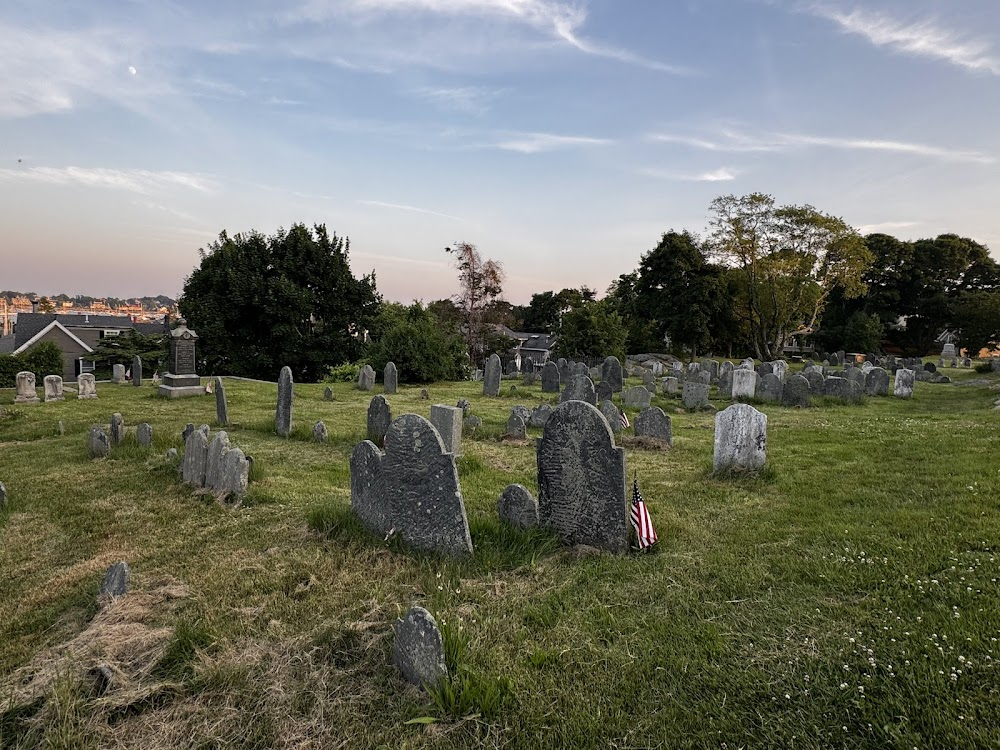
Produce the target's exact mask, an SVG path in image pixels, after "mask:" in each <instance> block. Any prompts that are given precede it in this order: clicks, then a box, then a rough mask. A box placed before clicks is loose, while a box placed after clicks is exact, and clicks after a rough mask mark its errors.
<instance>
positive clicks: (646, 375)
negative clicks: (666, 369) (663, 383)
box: [642, 370, 656, 393]
mask: <svg viewBox="0 0 1000 750" xmlns="http://www.w3.org/2000/svg"><path fill="white" fill-rule="evenodd" d="M642 384H643V385H644V386H645V387H646V388H647V389H648V388H649V386H650V385H652V386H653V388H654V389H655V388H656V376H655V375H653V371H652V370H643V371H642ZM650 392H651V393H655V390H654V391H650Z"/></svg>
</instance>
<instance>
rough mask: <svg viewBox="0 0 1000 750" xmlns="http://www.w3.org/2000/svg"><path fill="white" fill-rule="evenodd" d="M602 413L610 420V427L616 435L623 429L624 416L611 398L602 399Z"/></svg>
mask: <svg viewBox="0 0 1000 750" xmlns="http://www.w3.org/2000/svg"><path fill="white" fill-rule="evenodd" d="M601 414H603V415H604V418H605V419H606V420H607V421H608V427H610V428H611V431H612V432H613V433H615V434H616V435H617V434H618V433H619V432H621V431H622V429H623V428H622V416H621V412H620V411H619V410H618V407H617V406H615V405H614V403H612V401H611V400H610V399H607V400H604V401H601Z"/></svg>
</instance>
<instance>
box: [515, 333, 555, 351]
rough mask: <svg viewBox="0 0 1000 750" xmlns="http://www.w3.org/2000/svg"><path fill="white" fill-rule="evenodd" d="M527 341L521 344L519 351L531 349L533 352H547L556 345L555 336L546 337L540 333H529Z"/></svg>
mask: <svg viewBox="0 0 1000 750" xmlns="http://www.w3.org/2000/svg"><path fill="white" fill-rule="evenodd" d="M528 336H529V338H528V340H527V341H524V342H522V344H521V351H524V350H525V349H531V350H534V351H540V352H547V351H548V350H549V349H551V348H552V347H553V346H555V343H556V337H555V336H546V335H545V334H542V333H530V334H528Z"/></svg>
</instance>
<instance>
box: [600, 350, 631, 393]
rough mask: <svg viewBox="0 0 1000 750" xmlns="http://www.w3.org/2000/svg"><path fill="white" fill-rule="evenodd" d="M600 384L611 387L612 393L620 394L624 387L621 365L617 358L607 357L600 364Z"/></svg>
mask: <svg viewBox="0 0 1000 750" xmlns="http://www.w3.org/2000/svg"><path fill="white" fill-rule="evenodd" d="M601 382H602V383H607V384H608V385H609V386H610V387H611V392H612V393H621V392H622V389H623V388H624V386H625V376H624V372H623V371H622V363H621V361H620V360H619V359H618V357H607V358H605V360H604V362H603V363H602V364H601Z"/></svg>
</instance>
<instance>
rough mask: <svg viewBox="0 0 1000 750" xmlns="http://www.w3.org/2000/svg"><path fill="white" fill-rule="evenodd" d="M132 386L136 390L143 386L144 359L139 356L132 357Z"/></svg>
mask: <svg viewBox="0 0 1000 750" xmlns="http://www.w3.org/2000/svg"><path fill="white" fill-rule="evenodd" d="M132 385H134V386H135V387H136V388H138V387H139V386H141V385H142V357H140V356H139V355H138V354H136V355H135V356H134V357H132Z"/></svg>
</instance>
